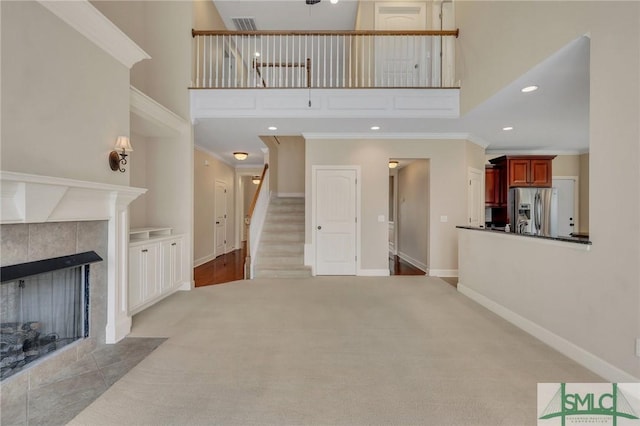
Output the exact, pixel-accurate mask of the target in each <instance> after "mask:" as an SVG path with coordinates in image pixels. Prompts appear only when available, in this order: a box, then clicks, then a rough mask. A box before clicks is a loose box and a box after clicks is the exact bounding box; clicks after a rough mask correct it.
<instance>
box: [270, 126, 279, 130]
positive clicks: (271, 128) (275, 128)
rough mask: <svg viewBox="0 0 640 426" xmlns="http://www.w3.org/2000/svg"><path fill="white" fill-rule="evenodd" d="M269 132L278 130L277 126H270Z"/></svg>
mask: <svg viewBox="0 0 640 426" xmlns="http://www.w3.org/2000/svg"><path fill="white" fill-rule="evenodd" d="M269 130H278V128H277V127H276V126H269Z"/></svg>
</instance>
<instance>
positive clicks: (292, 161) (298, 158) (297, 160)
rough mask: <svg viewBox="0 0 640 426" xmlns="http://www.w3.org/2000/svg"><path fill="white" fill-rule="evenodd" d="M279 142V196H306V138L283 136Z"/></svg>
mask: <svg viewBox="0 0 640 426" xmlns="http://www.w3.org/2000/svg"><path fill="white" fill-rule="evenodd" d="M278 140H279V141H280V144H279V145H278V150H277V152H276V154H277V156H278V161H277V173H278V180H277V181H278V185H277V186H278V195H280V196H287V195H289V196H291V195H297V194H304V143H305V142H304V138H302V137H301V136H281V137H279V138H278Z"/></svg>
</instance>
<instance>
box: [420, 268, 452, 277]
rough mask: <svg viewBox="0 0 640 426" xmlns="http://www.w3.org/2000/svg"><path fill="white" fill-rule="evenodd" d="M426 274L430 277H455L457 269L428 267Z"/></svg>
mask: <svg viewBox="0 0 640 426" xmlns="http://www.w3.org/2000/svg"><path fill="white" fill-rule="evenodd" d="M427 275H429V276H430V277H457V276H458V270H457V269H429V270H427Z"/></svg>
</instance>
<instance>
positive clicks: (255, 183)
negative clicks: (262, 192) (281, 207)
mask: <svg viewBox="0 0 640 426" xmlns="http://www.w3.org/2000/svg"><path fill="white" fill-rule="evenodd" d="M251 182H253V184H254V185H257V184H259V183H260V176H254V177H252V178H251Z"/></svg>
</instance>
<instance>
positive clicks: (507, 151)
mask: <svg viewBox="0 0 640 426" xmlns="http://www.w3.org/2000/svg"><path fill="white" fill-rule="evenodd" d="M588 153H589V151H588V150H587V151H585V150H578V149H576V150H561V149H560V150H558V149H523V150H517V149H488V150H487V151H486V154H487V155H582V154H588Z"/></svg>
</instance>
